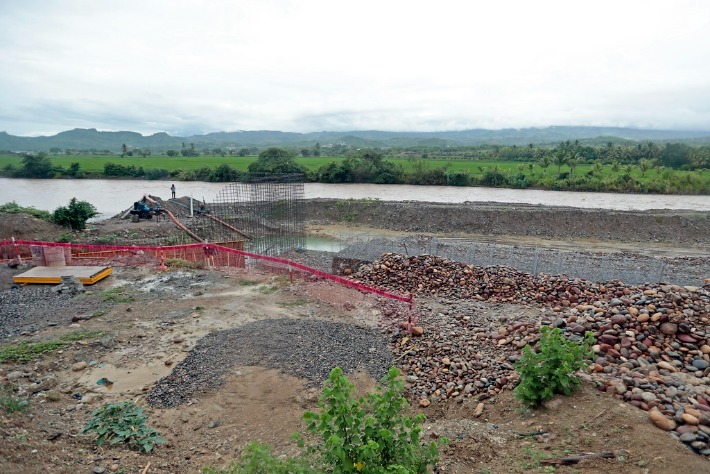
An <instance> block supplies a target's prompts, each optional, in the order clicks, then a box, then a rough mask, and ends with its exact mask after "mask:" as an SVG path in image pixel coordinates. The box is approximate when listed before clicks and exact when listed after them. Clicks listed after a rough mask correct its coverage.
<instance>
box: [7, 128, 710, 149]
mask: <svg viewBox="0 0 710 474" xmlns="http://www.w3.org/2000/svg"><path fill="white" fill-rule="evenodd" d="M566 140H579V141H580V142H582V143H584V144H606V143H607V142H610V141H611V142H613V143H614V144H619V143H637V142H641V141H654V142H667V141H673V142H685V143H693V144H710V131H688V130H685V131H684V130H646V129H635V128H617V127H545V128H520V129H514V128H509V129H502V130H485V129H475V130H461V131H449V132H383V131H377V130H362V131H349V132H312V133H294V132H280V131H272V130H257V131H237V132H215V133H208V134H206V135H193V136H189V137H173V136H170V135H168V134H167V133H156V134H153V135H149V136H144V135H141V134H140V133H136V132H130V131H123V132H100V131H98V130H96V129H94V128H90V129H79V128H77V129H74V130H69V131H66V132H61V133H58V134H56V135H53V136H42V137H19V136H14V135H10V134H8V133H6V132H0V150H9V151H50V150H51V149H59V150H61V151H64V150H66V149H73V150H91V149H94V150H109V151H111V152H114V153H117V152H120V150H121V147H122V145H124V144H125V145H126V146H128V147H129V149H150V150H153V151H165V150H168V149H175V150H180V149H181V148H182V147H183V144H184V145H185V146H190V144H194V145H195V147H196V148H198V149H201V148H205V147H206V148H223V149H224V148H244V147H254V146H255V147H260V148H263V147H267V146H282V147H303V146H313V145H315V144H316V143H320V144H321V146H325V145H329V144H344V145H349V146H355V147H412V146H429V147H444V146H472V145H486V144H489V145H527V144H530V143H532V144H535V145H546V144H556V143H559V142H561V141H566Z"/></svg>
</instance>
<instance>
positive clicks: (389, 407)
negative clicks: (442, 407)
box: [301, 367, 447, 473]
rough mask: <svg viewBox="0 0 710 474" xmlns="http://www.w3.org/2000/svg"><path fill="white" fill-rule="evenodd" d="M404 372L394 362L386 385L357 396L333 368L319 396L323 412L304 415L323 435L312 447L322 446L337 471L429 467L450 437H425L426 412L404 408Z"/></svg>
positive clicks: (415, 470)
mask: <svg viewBox="0 0 710 474" xmlns="http://www.w3.org/2000/svg"><path fill="white" fill-rule="evenodd" d="M398 376H399V371H398V370H397V369H396V368H394V367H392V368H390V370H389V372H388V374H387V377H386V379H383V380H382V382H383V383H384V384H386V386H385V387H384V388H383V387H382V386H379V387H378V388H377V392H376V393H374V394H367V395H366V396H365V397H364V398H359V399H356V398H355V396H354V394H353V385H352V384H351V383H350V382H349V381H348V379H347V378H345V377H344V376H343V371H342V369H341V368H340V367H336V368H335V369H333V370H332V371H331V373H330V377H329V379H328V383H327V384H326V386H325V388H324V389H323V394H322V395H321V398H320V401H319V406H320V407H321V412H320V413H314V412H306V413H305V415H304V419H305V420H306V421H307V422H308V431H309V432H311V433H312V434H315V435H319V436H320V437H321V438H322V443H321V444H320V445H319V446H313V447H311V448H310V451H312V452H313V451H315V452H320V453H321V454H322V456H323V459H324V462H325V463H326V464H327V465H328V466H330V467H332V469H333V471H334V472H340V473H354V472H362V473H385V472H392V473H394V472H399V473H423V472H427V467H428V466H429V465H435V464H436V462H437V461H438V459H439V446H441V445H442V444H443V443H445V442H446V441H447V440H446V439H442V440H439V441H437V442H432V443H430V444H428V445H427V444H422V443H421V439H420V438H421V432H422V428H421V425H422V423H423V422H424V415H422V414H419V415H417V416H415V417H414V418H410V417H409V416H408V415H406V414H403V413H402V411H403V410H405V409H406V408H408V406H409V405H408V403H407V400H406V399H405V398H404V396H403V395H402V392H403V390H404V388H403V383H402V381H401V379H399V378H398ZM301 444H302V443H301Z"/></svg>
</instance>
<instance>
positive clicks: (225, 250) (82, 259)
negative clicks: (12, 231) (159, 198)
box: [0, 240, 413, 309]
mask: <svg viewBox="0 0 710 474" xmlns="http://www.w3.org/2000/svg"><path fill="white" fill-rule="evenodd" d="M235 246H236V245H235ZM43 247H44V248H47V247H54V248H56V247H62V248H64V249H65V250H64V251H65V253H66V263H67V264H70V265H96V264H100V263H103V262H110V264H111V265H115V266H119V265H155V264H159V265H162V264H163V263H164V262H165V260H166V259H182V260H186V261H189V262H204V263H206V265H207V266H209V267H240V268H243V267H245V266H246V260H247V259H254V260H256V261H262V262H269V263H272V264H277V265H281V266H283V267H284V268H287V269H288V271H289V272H291V271H293V270H296V271H300V272H304V273H308V274H310V275H313V276H315V277H318V278H322V279H325V280H329V281H332V282H334V283H337V284H339V285H343V286H346V287H349V288H353V289H356V290H358V291H362V292H365V293H370V294H374V295H377V296H381V297H383V298H389V299H392V300H396V301H401V302H405V303H410V309H411V307H412V306H413V298H412V296H411V295H409V296H401V295H397V294H394V293H390V292H388V291H384V290H381V289H379V288H375V287H372V286H368V285H364V284H362V283H358V282H357V281H354V280H350V279H348V278H344V277H341V276H337V275H332V274H330V273H326V272H323V271H320V270H318V269H315V268H311V267H308V266H306V265H303V264H301V263H298V262H294V261H292V260H288V259H285V258H281V257H272V256H268V255H261V254H257V253H251V252H246V251H244V250H240V249H236V248H230V247H227V246H225V245H217V244H209V243H196V244H187V245H172V246H160V247H152V246H135V245H95V244H75V243H63V242H36V241H26V240H15V241H10V240H4V241H0V261H5V262H7V261H10V260H13V259H16V258H18V257H19V258H20V259H23V260H26V261H33V262H35V263H36V262H37V261H38V260H39V258H38V251H40V252H41V249H42V248H43Z"/></svg>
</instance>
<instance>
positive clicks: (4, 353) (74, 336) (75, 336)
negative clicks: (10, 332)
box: [0, 331, 104, 363]
mask: <svg viewBox="0 0 710 474" xmlns="http://www.w3.org/2000/svg"><path fill="white" fill-rule="evenodd" d="M103 334H104V333H103V332H101V331H79V332H74V333H70V334H65V335H63V336H61V337H59V338H57V339H51V340H49V341H42V342H27V341H23V342H20V343H18V344H7V345H5V346H2V347H0V363H3V362H6V361H19V362H29V361H31V360H33V359H36V358H37V357H39V356H41V355H42V354H45V353H47V352H52V351H55V350H57V349H61V348H63V347H64V346H66V345H67V344H69V343H70V342H74V341H82V340H84V339H95V338H97V337H101V336H103Z"/></svg>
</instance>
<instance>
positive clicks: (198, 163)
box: [0, 155, 710, 194]
mask: <svg viewBox="0 0 710 474" xmlns="http://www.w3.org/2000/svg"><path fill="white" fill-rule="evenodd" d="M49 158H50V160H51V162H52V165H53V166H55V167H61V168H63V169H65V170H67V169H69V167H70V165H71V164H72V163H78V164H79V166H80V169H81V171H83V172H84V173H85V174H86V176H87V177H94V178H101V177H103V176H102V175H103V171H104V165H105V164H107V163H113V164H118V165H124V166H130V165H133V166H135V167H136V168H139V167H142V168H143V169H144V170H146V171H148V170H156V169H164V170H167V171H168V172H173V171H178V170H182V171H190V170H199V169H202V168H205V167H206V168H209V169H212V170H214V169H215V168H217V167H218V166H220V165H223V164H227V165H229V166H230V167H231V168H233V169H235V170H237V171H242V172H244V171H247V169H248V167H249V165H250V164H251V163H253V162H255V161H256V160H257V157H256V156H246V157H238V156H205V155H200V156H196V157H183V156H179V157H168V156H149V157H140V156H132V157H120V156H117V155H108V156H107V155H98V156H93V155H70V156H66V155H51V156H49ZM344 159H345V158H343V157H332V156H321V157H308V158H303V157H299V158H296V159H295V161H296V162H297V163H299V164H301V165H303V166H304V167H305V168H306V169H307V170H308V171H310V172H314V171H317V170H318V169H320V168H321V167H322V166H324V165H326V164H328V163H331V162H342V161H343V160H344ZM385 160H386V161H390V162H393V163H396V164H397V165H398V166H400V167H401V168H402V170H403V171H404V174H405V175H407V176H415V175H416V174H417V173H420V174H421V173H422V172H426V171H429V170H436V169H440V170H444V171H445V172H446V173H457V172H462V173H467V174H468V175H470V176H472V177H479V178H480V177H481V176H483V175H484V174H485V173H489V172H493V171H498V172H499V173H501V174H502V175H505V176H507V177H510V178H511V179H512V178H514V177H516V176H520V175H525V179H526V180H527V181H528V182H529V186H530V187H535V188H541V189H565V188H564V187H556V186H557V182H558V181H559V180H560V179H563V178H559V175H558V169H557V166H555V165H550V166H549V167H547V168H545V169H543V168H542V167H541V166H540V164H539V163H537V162H519V161H504V160H498V161H482V160H462V159H453V160H449V159H431V158H430V159H415V160H413V159H411V158H385ZM8 165H11V166H13V167H14V168H21V167H22V157H21V156H19V155H0V169H5V168H6V167H7V166H8ZM560 172H561V173H562V174H563V175H568V176H571V177H573V178H574V177H584V176H588V179H589V180H590V181H594V182H595V183H598V184H596V185H595V187H587V188H579V190H587V191H589V190H592V191H605V190H611V191H613V190H614V185H613V184H609V183H611V182H613V181H615V180H616V181H617V182H618V180H619V179H620V177H622V176H624V175H628V176H630V177H632V178H633V180H634V181H636V182H637V183H641V184H642V185H652V184H657V183H659V182H667V183H669V184H668V186H667V187H665V189H666V190H665V191H661V192H671V193H673V192H680V193H691V194H695V193H701V194H707V193H710V171H708V170H701V171H680V170H671V169H667V168H666V169H659V168H649V169H648V170H646V172H645V173H642V171H641V169H640V168H639V166H637V165H617V168H616V169H614V167H613V166H612V165H609V164H605V165H601V166H600V165H591V164H580V165H578V166H577V167H576V168H575V169H574V170H572V169H571V168H570V167H569V166H568V165H563V166H562V167H561V169H560ZM178 179H179V178H178ZM312 179H316V178H312ZM413 182H416V181H413ZM617 188H618V185H617Z"/></svg>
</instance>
